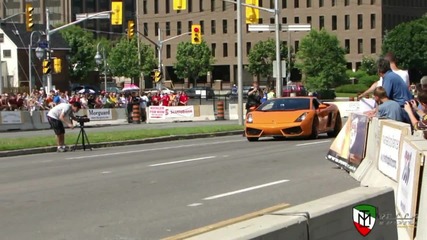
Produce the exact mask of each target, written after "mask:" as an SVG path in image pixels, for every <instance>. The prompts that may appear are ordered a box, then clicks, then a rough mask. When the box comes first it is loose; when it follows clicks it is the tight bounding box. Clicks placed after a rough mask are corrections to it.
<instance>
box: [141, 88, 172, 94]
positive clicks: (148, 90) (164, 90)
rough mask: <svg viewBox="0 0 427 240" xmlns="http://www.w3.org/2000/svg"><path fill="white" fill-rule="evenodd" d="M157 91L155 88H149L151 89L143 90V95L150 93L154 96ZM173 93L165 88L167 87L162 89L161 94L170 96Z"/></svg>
mask: <svg viewBox="0 0 427 240" xmlns="http://www.w3.org/2000/svg"><path fill="white" fill-rule="evenodd" d="M158 91H159V89H157V88H151V89H145V91H144V92H145V93H151V94H155V93H156V92H158ZM174 92H175V91H174V90H172V89H170V88H167V87H162V93H163V94H171V93H174Z"/></svg>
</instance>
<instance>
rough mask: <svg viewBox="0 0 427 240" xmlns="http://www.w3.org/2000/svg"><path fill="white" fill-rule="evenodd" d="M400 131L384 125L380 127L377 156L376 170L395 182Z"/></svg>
mask: <svg viewBox="0 0 427 240" xmlns="http://www.w3.org/2000/svg"><path fill="white" fill-rule="evenodd" d="M401 137H402V130H401V129H398V128H393V127H391V126H388V125H386V124H383V125H382V128H381V137H380V150H379V152H380V153H379V156H378V170H380V171H381V172H382V173H384V175H386V176H388V177H389V178H391V179H393V180H394V181H397V170H398V158H399V150H400V139H401Z"/></svg>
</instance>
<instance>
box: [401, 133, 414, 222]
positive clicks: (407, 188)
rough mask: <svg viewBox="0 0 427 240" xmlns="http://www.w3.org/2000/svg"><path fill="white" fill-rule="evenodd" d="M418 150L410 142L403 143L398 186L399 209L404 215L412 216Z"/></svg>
mask: <svg viewBox="0 0 427 240" xmlns="http://www.w3.org/2000/svg"><path fill="white" fill-rule="evenodd" d="M416 161H417V150H416V149H415V148H413V147H412V146H411V145H410V144H409V143H408V142H406V141H404V142H403V144H402V153H401V155H400V164H401V166H400V171H399V172H400V174H399V185H398V188H397V209H399V211H400V213H401V214H402V216H408V217H412V215H413V213H414V212H413V208H414V206H413V202H414V199H413V197H414V185H415V181H416V177H415V176H416V174H415V173H416V171H417V169H416V167H417V164H416Z"/></svg>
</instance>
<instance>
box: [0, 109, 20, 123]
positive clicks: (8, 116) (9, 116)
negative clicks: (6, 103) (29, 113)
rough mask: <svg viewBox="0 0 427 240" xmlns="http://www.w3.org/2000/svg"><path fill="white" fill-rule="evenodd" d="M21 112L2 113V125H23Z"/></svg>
mask: <svg viewBox="0 0 427 240" xmlns="http://www.w3.org/2000/svg"><path fill="white" fill-rule="evenodd" d="M21 123H22V118H21V112H20V111H2V112H1V124H21Z"/></svg>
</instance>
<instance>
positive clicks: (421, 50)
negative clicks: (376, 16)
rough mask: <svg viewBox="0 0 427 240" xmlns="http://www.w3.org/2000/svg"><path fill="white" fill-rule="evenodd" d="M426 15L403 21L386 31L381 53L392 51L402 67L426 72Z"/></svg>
mask: <svg viewBox="0 0 427 240" xmlns="http://www.w3.org/2000/svg"><path fill="white" fill-rule="evenodd" d="M426 33H427V16H424V17H422V18H420V19H417V20H414V21H411V22H405V23H402V24H399V25H398V26H396V27H395V28H394V29H393V30H391V31H389V32H387V33H386V35H385V37H384V42H383V45H382V50H383V53H387V52H393V53H394V54H395V55H396V57H397V59H398V60H399V62H398V65H399V67H400V68H402V69H416V70H418V71H422V72H424V73H427V34H426Z"/></svg>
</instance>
